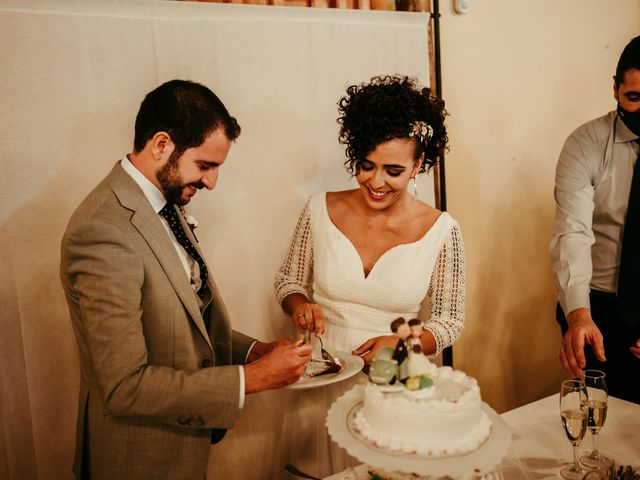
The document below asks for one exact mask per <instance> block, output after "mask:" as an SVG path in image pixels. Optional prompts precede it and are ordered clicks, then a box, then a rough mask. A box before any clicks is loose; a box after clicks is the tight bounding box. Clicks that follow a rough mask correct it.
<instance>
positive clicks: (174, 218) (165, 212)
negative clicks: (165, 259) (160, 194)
mask: <svg viewBox="0 0 640 480" xmlns="http://www.w3.org/2000/svg"><path fill="white" fill-rule="evenodd" d="M160 215H162V216H163V217H164V218H166V220H167V222H169V226H170V227H171V231H172V232H173V234H174V235H175V236H176V239H177V240H178V243H180V245H182V247H183V248H184V249H185V250H186V251H187V253H188V254H189V255H191V257H192V258H193V259H194V260H195V261H196V263H197V264H198V267H200V280H201V282H202V285H201V287H200V289H199V290H198V296H200V298H202V296H203V295H204V293H205V288H204V286H205V285H206V284H207V274H208V272H207V266H206V265H205V264H204V260H203V259H202V257H201V256H200V255H199V254H198V251H197V250H196V247H194V246H193V243H191V240H189V237H187V234H186V233H185V231H184V228H182V224H181V223H180V218H179V217H178V212H177V211H176V209H175V207H174V206H173V204H171V203H167V204H166V205H165V206H164V207H162V210H160Z"/></svg>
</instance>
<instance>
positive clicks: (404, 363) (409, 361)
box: [369, 317, 433, 390]
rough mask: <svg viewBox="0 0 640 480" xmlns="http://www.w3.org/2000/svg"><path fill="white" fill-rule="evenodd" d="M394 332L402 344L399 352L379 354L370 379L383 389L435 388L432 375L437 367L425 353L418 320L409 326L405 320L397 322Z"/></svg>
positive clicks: (390, 350) (388, 349)
mask: <svg viewBox="0 0 640 480" xmlns="http://www.w3.org/2000/svg"><path fill="white" fill-rule="evenodd" d="M391 331H392V332H393V333H394V335H395V336H396V337H398V342H397V343H396V346H395V348H393V347H382V348H381V349H380V350H378V352H377V353H376V356H375V358H374V359H373V362H372V363H371V368H370V369H369V379H370V380H371V381H372V382H373V383H377V384H379V385H396V383H399V384H403V385H404V386H405V387H406V388H407V389H409V390H421V389H424V388H428V387H431V386H432V385H433V380H432V379H431V377H429V373H430V372H431V371H432V369H433V366H432V364H431V362H429V360H428V358H427V356H426V355H425V354H424V353H422V342H421V340H420V335H421V334H422V333H423V332H424V327H423V326H422V322H421V321H420V320H418V319H417V318H414V319H412V320H410V321H408V322H407V321H406V320H405V319H404V318H402V317H400V318H396V319H395V320H394V321H393V322H391Z"/></svg>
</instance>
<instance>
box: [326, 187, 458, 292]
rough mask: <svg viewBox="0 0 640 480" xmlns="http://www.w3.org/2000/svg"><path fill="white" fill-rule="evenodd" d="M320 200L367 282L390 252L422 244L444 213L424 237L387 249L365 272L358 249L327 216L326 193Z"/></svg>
mask: <svg viewBox="0 0 640 480" xmlns="http://www.w3.org/2000/svg"><path fill="white" fill-rule="evenodd" d="M322 200H323V201H322V207H323V211H324V215H325V219H326V220H327V222H328V223H329V224H330V225H331V228H333V229H334V230H335V231H336V232H337V233H338V235H339V236H341V237H342V238H343V239H344V240H346V242H347V244H348V245H349V246H350V248H351V249H352V250H353V251H354V253H355V254H356V256H357V257H358V260H359V261H360V273H361V275H362V277H363V279H364V280H367V279H368V278H370V277H371V274H372V273H373V271H374V269H375V268H376V265H378V264H379V263H380V262H381V260H382V259H383V258H384V257H385V256H386V255H387V254H388V253H390V252H392V251H393V250H396V249H399V248H402V247H408V246H412V245H416V244H418V243H420V242H422V241H423V240H424V239H426V238H427V236H428V235H429V233H430V232H431V231H432V230H433V229H434V228H435V226H436V225H437V224H438V222H439V221H440V219H441V218H442V217H443V216H444V215H443V214H444V213H445V212H440V214H439V215H438V218H436V220H435V221H434V222H433V224H432V225H431V226H430V227H429V229H428V230H427V231H426V232H425V233H424V235H422V237H420V238H418V239H417V240H414V241H413V242H407V243H399V244H397V245H394V246H392V247H389V248H388V249H387V250H385V251H384V252H382V254H381V255H380V256H379V257H378V258H376V260H375V261H374V262H373V264H372V265H371V268H370V269H369V271H368V272H367V271H365V266H364V262H363V260H362V255H360V252H359V251H358V249H357V248H356V246H355V245H354V243H353V241H352V240H351V239H350V238H349V237H348V236H347V235H346V234H345V233H344V232H343V231H342V230H340V229H339V228H338V226H337V225H336V224H335V223H334V222H333V220H332V219H331V215H329V206H328V205H327V194H326V193H325V195H324V198H323V199H322Z"/></svg>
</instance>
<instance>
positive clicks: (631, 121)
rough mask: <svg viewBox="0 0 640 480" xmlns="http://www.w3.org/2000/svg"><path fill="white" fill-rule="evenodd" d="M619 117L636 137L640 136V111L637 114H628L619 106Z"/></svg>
mask: <svg viewBox="0 0 640 480" xmlns="http://www.w3.org/2000/svg"><path fill="white" fill-rule="evenodd" d="M618 115H620V119H621V120H622V123H624V124H625V125H626V126H627V128H628V129H629V130H631V131H632V132H633V133H635V134H636V135H640V110H638V111H637V112H627V111H626V110H625V109H624V108H622V107H621V106H620V104H618Z"/></svg>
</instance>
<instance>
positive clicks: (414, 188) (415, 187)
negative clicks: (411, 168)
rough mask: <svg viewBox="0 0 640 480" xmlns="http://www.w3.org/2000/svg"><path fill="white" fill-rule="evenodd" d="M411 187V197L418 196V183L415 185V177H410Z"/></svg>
mask: <svg viewBox="0 0 640 480" xmlns="http://www.w3.org/2000/svg"><path fill="white" fill-rule="evenodd" d="M411 187H412V188H413V198H418V185H416V177H411Z"/></svg>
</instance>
